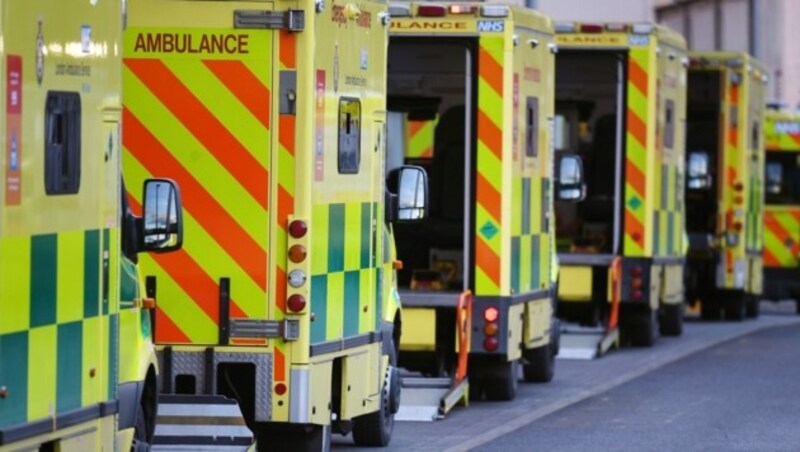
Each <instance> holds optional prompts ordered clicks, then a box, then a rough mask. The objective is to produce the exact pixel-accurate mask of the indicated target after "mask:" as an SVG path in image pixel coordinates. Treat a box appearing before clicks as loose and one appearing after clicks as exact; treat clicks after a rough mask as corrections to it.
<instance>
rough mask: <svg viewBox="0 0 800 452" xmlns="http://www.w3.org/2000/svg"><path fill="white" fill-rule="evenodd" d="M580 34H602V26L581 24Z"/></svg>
mask: <svg viewBox="0 0 800 452" xmlns="http://www.w3.org/2000/svg"><path fill="white" fill-rule="evenodd" d="M580 30H581V33H602V32H603V26H602V25H601V24H581V28H580Z"/></svg>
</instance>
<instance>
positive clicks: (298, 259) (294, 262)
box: [286, 220, 308, 313]
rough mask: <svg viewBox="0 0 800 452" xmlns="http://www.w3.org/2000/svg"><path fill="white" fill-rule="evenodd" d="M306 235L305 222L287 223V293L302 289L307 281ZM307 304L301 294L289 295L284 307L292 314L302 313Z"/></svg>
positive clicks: (306, 227)
mask: <svg viewBox="0 0 800 452" xmlns="http://www.w3.org/2000/svg"><path fill="white" fill-rule="evenodd" d="M307 233H308V225H307V224H306V222H305V221H303V220H292V221H291V222H290V223H289V250H288V253H287V258H288V261H289V262H288V263H287V264H288V268H287V271H288V272H289V273H288V275H287V276H288V277H287V283H288V284H289V292H292V289H302V288H303V287H304V286H305V285H306V281H307V280H308V275H307V274H306V271H305V270H304V268H303V267H306V266H305V265H303V264H305V263H306V260H307V259H308V249H307V248H306V245H305V242H306V240H305V237H306V234H307ZM293 267H294V268H293ZM306 292H307V291H306ZM307 304H308V303H306V297H305V296H304V295H303V294H302V293H291V294H290V295H289V297H288V299H287V300H286V307H287V308H289V311H290V312H292V313H300V312H302V311H303V310H304V309H305V308H306V305H307Z"/></svg>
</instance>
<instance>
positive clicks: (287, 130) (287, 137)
mask: <svg viewBox="0 0 800 452" xmlns="http://www.w3.org/2000/svg"><path fill="white" fill-rule="evenodd" d="M295 121H296V116H294V115H280V117H279V118H278V127H279V129H278V140H279V141H280V143H281V146H283V147H284V148H286V150H287V151H288V152H289V154H291V155H292V156H294V150H295V136H294V131H295V127H296V126H295V124H296V122H295ZM292 171H294V168H292Z"/></svg>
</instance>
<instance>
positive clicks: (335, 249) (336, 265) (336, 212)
mask: <svg viewBox="0 0 800 452" xmlns="http://www.w3.org/2000/svg"><path fill="white" fill-rule="evenodd" d="M342 270H344V204H331V205H330V206H329V207H328V273H333V272H340V271H342Z"/></svg>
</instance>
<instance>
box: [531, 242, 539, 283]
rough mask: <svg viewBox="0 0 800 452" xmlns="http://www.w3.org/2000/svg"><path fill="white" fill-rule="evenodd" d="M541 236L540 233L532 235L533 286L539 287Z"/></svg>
mask: <svg viewBox="0 0 800 452" xmlns="http://www.w3.org/2000/svg"><path fill="white" fill-rule="evenodd" d="M539 242H540V238H539V236H538V235H534V236H533V237H531V287H532V288H534V289H535V288H538V287H539V282H540V281H541V275H539V273H540V272H541V268H542V263H541V262H540V261H541V259H542V253H541V249H540V244H539Z"/></svg>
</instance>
